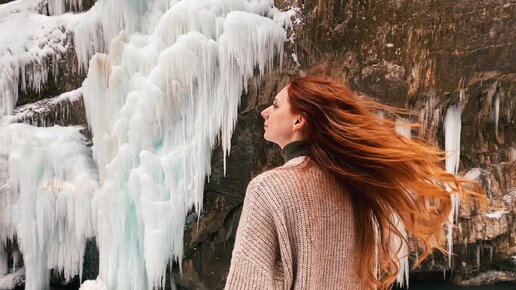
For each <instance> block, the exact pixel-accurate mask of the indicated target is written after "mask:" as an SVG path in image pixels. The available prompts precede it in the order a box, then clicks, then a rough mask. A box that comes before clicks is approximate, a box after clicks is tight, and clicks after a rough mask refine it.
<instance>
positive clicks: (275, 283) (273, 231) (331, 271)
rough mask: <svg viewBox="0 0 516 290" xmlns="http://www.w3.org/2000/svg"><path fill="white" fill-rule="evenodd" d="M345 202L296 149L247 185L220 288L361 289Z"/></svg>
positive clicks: (331, 182) (329, 180)
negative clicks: (227, 264) (282, 161)
mask: <svg viewBox="0 0 516 290" xmlns="http://www.w3.org/2000/svg"><path fill="white" fill-rule="evenodd" d="M353 220H354V218H353V212H352V209H351V202H350V200H349V196H348V194H347V193H346V191H345V190H344V189H343V188H342V187H341V186H339V185H338V184H337V182H336V180H335V178H333V177H331V176H329V175H328V174H325V173H323V172H322V171H321V169H320V168H318V167H317V166H316V165H315V164H314V163H313V162H312V161H311V160H310V158H309V157H306V156H299V157H295V158H293V159H291V160H289V161H288V162H287V163H286V164H285V165H283V166H281V167H278V168H275V169H273V170H270V171H267V172H265V173H262V174H260V175H258V176H257V177H255V178H254V179H253V180H252V181H251V182H250V183H249V186H248V187H247V192H246V196H245V199H244V205H243V209H242V215H241V218H240V223H239V226H238V229H237V234H236V240H235V247H234V249H233V254H232V260H231V266H230V270H229V274H228V278H227V282H226V287H225V289H226V290H246V289H264V290H274V289H295V290H304V289H348V290H363V289H365V287H363V286H362V285H361V283H360V280H359V278H358V275H357V257H356V254H357V247H356V241H355V230H354V223H353Z"/></svg>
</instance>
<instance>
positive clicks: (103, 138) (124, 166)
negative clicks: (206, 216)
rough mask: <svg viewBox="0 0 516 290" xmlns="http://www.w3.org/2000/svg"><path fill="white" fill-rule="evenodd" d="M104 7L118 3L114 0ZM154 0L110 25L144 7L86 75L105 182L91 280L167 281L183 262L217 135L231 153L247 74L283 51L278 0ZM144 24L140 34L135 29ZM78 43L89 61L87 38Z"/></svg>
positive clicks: (145, 285)
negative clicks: (189, 218)
mask: <svg viewBox="0 0 516 290" xmlns="http://www.w3.org/2000/svg"><path fill="white" fill-rule="evenodd" d="M114 2H120V0H117V1H114ZM151 2H152V1H151ZM157 2H159V1H154V2H152V3H157ZM97 5H99V6H98V7H105V9H106V10H109V9H111V8H109V7H110V6H109V5H113V4H108V3H105V1H99V2H98V3H97V4H96V5H95V7H96V6H97ZM95 7H94V8H95ZM153 7H154V8H153ZM156 7H157V6H155V5H154V6H152V5H151V4H149V6H148V7H147V10H145V9H141V7H140V8H138V9H136V8H135V7H129V6H127V5H125V6H123V7H121V8H120V10H122V11H125V12H117V13H118V14H115V16H114V17H112V22H113V21H114V22H115V23H112V24H113V25H112V26H109V25H108V26H102V27H103V29H104V30H103V32H102V33H103V37H106V39H109V38H110V37H111V36H112V34H113V33H114V31H106V29H107V28H109V29H111V28H112V27H116V26H117V25H119V23H117V21H120V19H124V18H123V17H125V16H126V14H124V13H126V12H127V13H129V14H131V13H136V14H137V15H138V17H136V18H134V19H133V20H132V21H133V22H132V24H131V25H129V26H130V27H126V28H124V32H122V33H120V34H118V36H116V37H115V38H114V39H113V42H112V43H111V45H110V48H109V54H108V55H105V54H97V55H95V56H93V58H92V59H91V61H90V62H89V70H88V77H87V79H86V80H85V82H84V83H83V96H84V102H85V107H86V112H87V117H88V122H89V125H90V128H91V132H92V134H93V147H92V150H93V156H94V159H95V161H96V162H97V165H98V168H99V176H100V183H101V187H100V190H99V193H98V195H97V196H96V198H95V202H94V204H95V205H96V208H97V209H98V221H99V222H98V236H97V242H98V247H99V252H100V266H99V268H100V270H99V271H100V273H99V277H98V279H97V281H96V282H95V283H93V282H87V283H85V284H84V286H83V289H92V288H95V287H107V289H124V290H125V289H151V288H161V287H163V286H164V279H165V271H166V268H167V264H169V263H170V262H171V261H181V259H182V255H183V231H184V223H185V217H186V214H187V213H188V211H189V210H190V209H191V208H192V207H193V208H195V210H196V211H198V212H200V211H201V208H202V199H203V188H204V180H205V177H206V175H208V174H209V173H210V171H211V168H210V156H211V150H212V148H213V147H214V144H215V142H216V140H217V137H219V138H220V139H219V140H220V141H221V143H222V148H223V152H224V154H225V155H226V154H227V153H228V152H229V150H230V140H231V134H232V132H233V129H234V125H235V123H236V119H237V115H238V105H239V102H240V96H241V94H242V91H243V90H245V89H246V87H247V81H248V79H249V78H250V77H251V76H253V74H254V71H255V68H256V67H257V68H258V71H259V73H260V74H263V73H264V71H265V70H266V69H268V68H270V67H271V66H272V64H273V58H274V55H275V54H277V53H279V56H280V62H281V56H282V54H283V51H282V50H283V43H284V42H285V41H286V32H285V29H284V28H283V27H282V26H281V25H280V24H278V23H277V22H275V21H273V20H272V19H270V18H268V17H265V16H266V15H269V12H270V11H269V10H270V9H271V8H272V7H273V2H272V1H243V0H208V1H199V0H190V1H172V2H171V4H170V7H169V6H168V5H164V6H162V8H163V9H164V10H163V11H158V10H156ZM117 8H118V7H117ZM135 9H136V10H135ZM152 9H154V10H152ZM92 10H93V9H92ZM151 10H152V11H151ZM274 13H279V12H277V11H273V12H271V15H272V14H274ZM129 14H128V15H129ZM131 15H132V14H131ZM153 15H162V16H161V17H160V19H159V22H156V23H154V25H155V29H151V28H152V25H153V23H152V22H151V21H149V20H148V19H147V20H146V18H145V17H152V16H153ZM99 17H100V16H99ZM109 17H111V15H109ZM120 17H121V18H120ZM271 17H272V16H271ZM275 18H276V19H279V20H281V21H282V22H283V23H286V22H285V21H284V18H281V17H275ZM138 19H140V20H139V21H137V20H138ZM279 20H278V22H279ZM97 21H98V20H97ZM104 21H107V20H100V21H98V22H97V23H104V24H101V25H105V23H107V22H104ZM92 23H94V21H93V22H92ZM84 29H85V30H84V31H89V32H88V33H85V35H90V36H92V35H93V34H94V33H96V32H94V30H91V29H90V28H87V26H86V25H85V26H84ZM139 29H140V30H141V31H143V33H139V34H131V32H132V31H133V30H139ZM90 32H91V33H90ZM146 32H149V33H146ZM78 35H79V34H77V35H76V36H78ZM97 36H98V35H97ZM97 36H92V37H93V38H95V37H97ZM81 41H82V42H83V43H82V44H78V46H79V48H78V49H79V50H81V49H84V50H83V51H86V52H84V54H80V53H79V57H81V55H83V56H85V58H84V59H82V60H81V61H84V60H85V59H87V55H88V54H89V52H87V51H88V46H89V45H90V44H89V43H87V42H86V41H85V40H81ZM99 45H100V46H102V45H103V44H101V42H99ZM81 47H82V48H81Z"/></svg>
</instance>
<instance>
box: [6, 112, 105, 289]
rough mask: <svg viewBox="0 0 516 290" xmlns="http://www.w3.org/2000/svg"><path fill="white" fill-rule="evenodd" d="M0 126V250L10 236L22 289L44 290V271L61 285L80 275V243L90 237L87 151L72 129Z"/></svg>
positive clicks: (92, 179) (91, 170) (91, 186)
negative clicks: (1, 170)
mask: <svg viewBox="0 0 516 290" xmlns="http://www.w3.org/2000/svg"><path fill="white" fill-rule="evenodd" d="M0 121H2V124H1V125H0V159H3V160H7V164H8V165H7V167H8V170H7V172H8V180H7V184H6V183H5V182H4V184H3V185H1V184H0V205H1V206H2V208H1V209H0V213H1V214H2V215H3V219H5V220H4V223H2V225H0V227H1V228H0V247H4V242H5V241H6V240H7V239H11V240H12V239H13V237H14V235H16V238H17V241H18V244H19V247H20V250H21V251H22V252H23V258H24V264H25V269H26V284H25V289H28V290H41V289H48V288H49V284H48V283H49V269H52V268H53V269H58V270H59V271H62V273H63V275H64V278H65V279H67V280H68V279H71V278H73V277H74V276H75V275H76V274H78V273H81V271H82V262H83V255H84V250H85V247H86V240H87V239H88V238H91V237H93V236H94V234H95V227H94V219H93V218H94V215H93V214H92V208H91V203H92V199H93V193H94V192H95V190H96V187H97V181H96V180H97V175H96V169H95V167H94V164H93V162H92V158H91V151H90V150H89V148H87V147H86V145H85V144H84V142H83V137H82V135H81V134H80V133H79V128H78V127H57V126H56V127H51V128H37V127H33V126H30V125H27V124H19V123H11V124H9V123H8V122H7V121H6V119H5V118H4V120H0ZM0 162H1V160H0ZM0 181H1V180H0Z"/></svg>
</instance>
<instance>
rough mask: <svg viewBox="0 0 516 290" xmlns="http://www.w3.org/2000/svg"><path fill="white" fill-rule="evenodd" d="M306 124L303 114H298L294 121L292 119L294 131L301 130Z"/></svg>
mask: <svg viewBox="0 0 516 290" xmlns="http://www.w3.org/2000/svg"><path fill="white" fill-rule="evenodd" d="M305 125H306V119H305V118H303V116H298V117H297V119H296V121H294V128H293V129H294V131H295V130H301V129H303V128H304V127H305Z"/></svg>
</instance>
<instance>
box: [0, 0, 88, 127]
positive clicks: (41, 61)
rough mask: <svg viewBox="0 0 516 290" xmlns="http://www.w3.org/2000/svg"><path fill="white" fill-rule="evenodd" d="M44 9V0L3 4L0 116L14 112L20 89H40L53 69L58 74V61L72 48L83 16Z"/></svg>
mask: <svg viewBox="0 0 516 290" xmlns="http://www.w3.org/2000/svg"><path fill="white" fill-rule="evenodd" d="M59 1H64V0H59ZM53 2H56V3H57V2H58V0H56V1H53ZM40 12H42V11H41V2H40V1H34V0H17V1H13V2H9V3H6V4H2V5H0V35H2V42H0V117H2V116H5V115H11V114H12V113H13V110H14V107H15V105H16V102H17V100H18V95H19V94H20V93H22V92H25V91H28V90H30V91H34V92H38V91H40V90H41V88H42V86H43V85H45V84H46V82H47V81H48V73H49V71H53V72H54V74H53V75H54V77H57V76H58V71H57V64H58V61H59V59H60V58H61V56H62V55H64V53H65V52H66V51H67V50H68V49H70V46H71V41H70V40H71V35H72V32H73V30H74V27H75V26H76V25H77V23H79V21H81V19H82V16H83V15H82V14H70V13H68V14H63V15H58V16H47V15H43V14H41V13H40ZM19 27H23V29H18V28H19ZM50 64H52V65H53V66H50ZM18 85H20V89H21V92H20V91H19V89H18Z"/></svg>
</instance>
